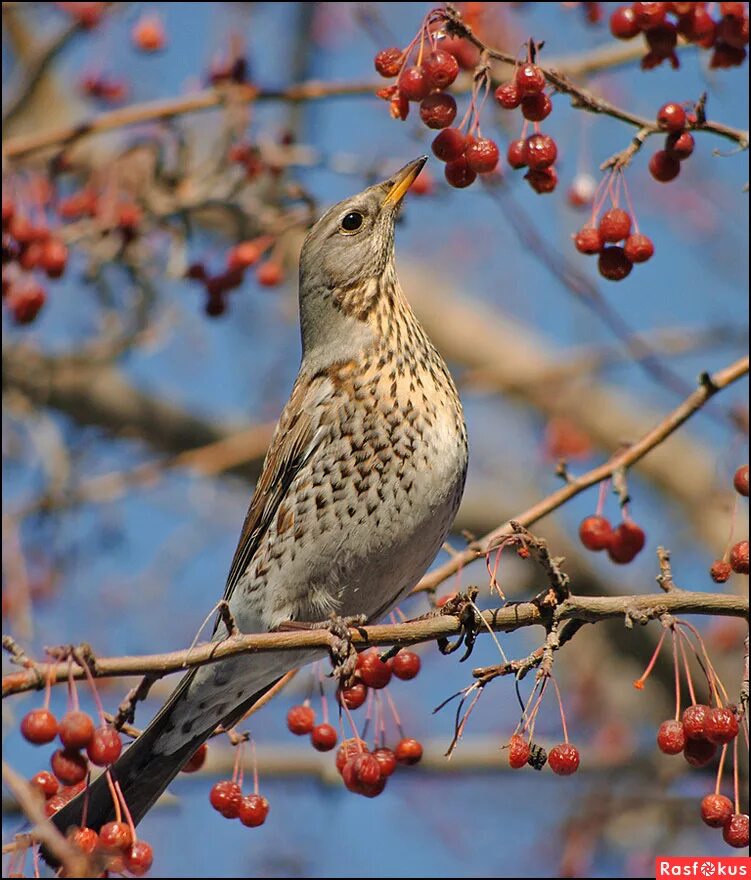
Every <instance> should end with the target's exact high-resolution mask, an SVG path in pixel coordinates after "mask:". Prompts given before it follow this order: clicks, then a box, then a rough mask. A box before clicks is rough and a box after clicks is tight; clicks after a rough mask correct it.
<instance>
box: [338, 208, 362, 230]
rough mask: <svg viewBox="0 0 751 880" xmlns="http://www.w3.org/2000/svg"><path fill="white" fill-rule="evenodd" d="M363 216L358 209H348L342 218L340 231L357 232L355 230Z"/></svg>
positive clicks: (360, 224) (359, 225)
mask: <svg viewBox="0 0 751 880" xmlns="http://www.w3.org/2000/svg"><path fill="white" fill-rule="evenodd" d="M363 219H364V218H363V216H362V214H361V213H360V212H359V211H350V212H349V214H345V215H344V217H343V218H342V223H341V227H342V231H343V232H357V230H358V229H359V228H360V227H361V226H362V221H363Z"/></svg>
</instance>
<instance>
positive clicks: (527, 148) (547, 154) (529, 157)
mask: <svg viewBox="0 0 751 880" xmlns="http://www.w3.org/2000/svg"><path fill="white" fill-rule="evenodd" d="M557 156H558V147H556V144H555V141H554V140H553V138H552V137H550V135H549V134H532V135H530V136H529V137H528V138H527V139H526V141H525V142H524V164H525V165H527V166H529V167H530V168H532V169H534V170H535V171H537V170H539V169H541V168H549V167H550V166H551V165H552V164H553V162H555V160H556V158H557Z"/></svg>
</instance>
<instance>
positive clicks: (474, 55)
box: [441, 37, 480, 70]
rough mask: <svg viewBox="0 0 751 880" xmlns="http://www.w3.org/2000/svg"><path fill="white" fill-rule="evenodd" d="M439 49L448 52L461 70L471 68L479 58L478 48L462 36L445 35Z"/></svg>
mask: <svg viewBox="0 0 751 880" xmlns="http://www.w3.org/2000/svg"><path fill="white" fill-rule="evenodd" d="M441 49H443V50H444V51H445V52H450V53H451V54H452V55H453V56H454V58H456V60H457V61H458V62H459V67H461V68H462V69H463V70H473V69H474V68H475V67H476V66H477V63H478V61H479V60H480V50H479V49H478V48H477V46H474V45H473V44H472V43H470V42H469V40H465V39H464V37H446V38H445V39H443V40H441Z"/></svg>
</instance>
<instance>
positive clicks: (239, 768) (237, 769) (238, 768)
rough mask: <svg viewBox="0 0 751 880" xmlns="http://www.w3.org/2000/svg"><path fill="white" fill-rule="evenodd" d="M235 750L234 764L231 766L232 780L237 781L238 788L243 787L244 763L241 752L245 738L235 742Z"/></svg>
mask: <svg viewBox="0 0 751 880" xmlns="http://www.w3.org/2000/svg"><path fill="white" fill-rule="evenodd" d="M236 748H237V751H236V752H235V766H234V767H233V768H232V781H233V782H235V783H237V785H239V786H240V788H242V787H243V775H244V766H245V765H244V763H243V760H242V758H243V752H244V751H245V740H242V742H240V743H238V744H237V747H236Z"/></svg>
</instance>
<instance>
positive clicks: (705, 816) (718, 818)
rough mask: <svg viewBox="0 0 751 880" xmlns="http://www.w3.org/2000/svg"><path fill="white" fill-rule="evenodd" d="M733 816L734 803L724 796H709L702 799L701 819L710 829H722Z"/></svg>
mask: <svg viewBox="0 0 751 880" xmlns="http://www.w3.org/2000/svg"><path fill="white" fill-rule="evenodd" d="M732 815H733V802H732V801H731V800H730V798H728V797H725V795H724V794H708V795H706V797H704V798H702V802H701V818H702V821H703V822H704V824H705V825H709V827H710V828H722V826H723V825H724V824H725V823H726V822H727V821H728V820H729V819H730V817H731V816H732Z"/></svg>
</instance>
